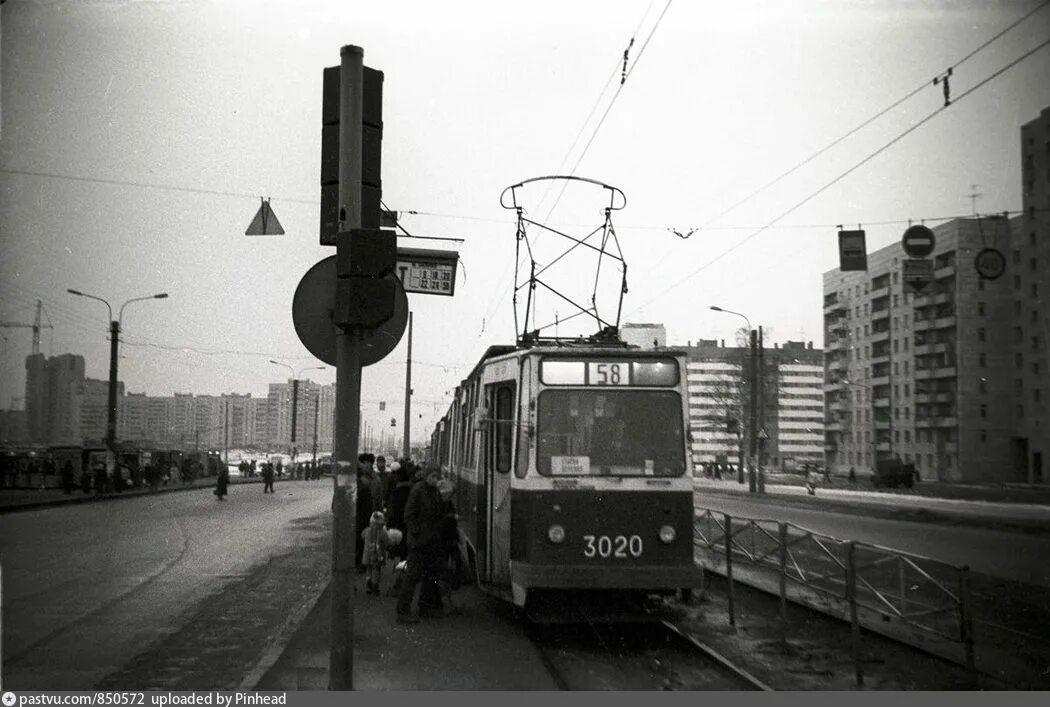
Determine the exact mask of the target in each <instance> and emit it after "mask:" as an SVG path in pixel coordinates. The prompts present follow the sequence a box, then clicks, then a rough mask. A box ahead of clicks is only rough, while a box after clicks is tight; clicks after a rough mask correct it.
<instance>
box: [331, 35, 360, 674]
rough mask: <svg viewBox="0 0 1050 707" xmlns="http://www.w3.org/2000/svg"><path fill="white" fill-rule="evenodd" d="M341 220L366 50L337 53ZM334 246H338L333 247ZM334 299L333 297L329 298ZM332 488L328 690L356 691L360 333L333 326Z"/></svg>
mask: <svg viewBox="0 0 1050 707" xmlns="http://www.w3.org/2000/svg"><path fill="white" fill-rule="evenodd" d="M339 54H340V78H339V83H340V96H339V202H338V203H339V221H340V228H339V230H340V231H341V232H344V233H345V232H349V231H350V229H352V228H360V226H361V136H362V132H363V131H362V125H361V122H362V110H363V101H364V90H363V78H362V74H363V67H364V50H363V49H361V47H357V46H354V45H352V44H348V45H346V46H344V47H343V48H342V49H341V50H340V52H339ZM341 237H344V238H345V237H348V236H341ZM337 247H338V244H337ZM332 298H333V300H335V298H336V293H335V292H333V293H332ZM337 329H338V331H337V333H336V383H335V396H336V400H335V445H334V446H335V449H334V450H333V451H334V458H335V462H336V466H337V469H336V472H337V473H336V474H335V482H334V483H335V485H334V489H333V494H332V515H333V527H332V585H331V586H332V627H331V629H332V630H331V634H332V639H331V649H330V653H329V684H328V688H329V689H330V690H352V689H353V687H354V650H353V639H354V603H355V602H354V585H353V580H354V575H353V573H354V533H355V529H356V527H357V518H356V514H357V454H358V451H357V450H358V442H359V430H360V419H359V418H360V409H361V332H360V331H359V330H353V329H351V330H349V331H347V330H345V329H343V328H342V327H337Z"/></svg>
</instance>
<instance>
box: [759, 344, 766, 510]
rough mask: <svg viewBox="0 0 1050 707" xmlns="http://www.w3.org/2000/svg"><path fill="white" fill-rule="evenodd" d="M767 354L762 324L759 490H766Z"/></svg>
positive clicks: (763, 491) (760, 347)
mask: <svg viewBox="0 0 1050 707" xmlns="http://www.w3.org/2000/svg"><path fill="white" fill-rule="evenodd" d="M765 361H766V354H765V344H764V343H763V341H762V325H761V324H760V325H759V326H758V492H759V493H765V492H766V471H765V463H766V459H765V457H766V438H767V436H768V433H767V432H766V363H765Z"/></svg>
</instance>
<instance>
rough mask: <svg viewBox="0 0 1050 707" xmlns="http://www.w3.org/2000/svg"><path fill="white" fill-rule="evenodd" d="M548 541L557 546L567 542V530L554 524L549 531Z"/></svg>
mask: <svg viewBox="0 0 1050 707" xmlns="http://www.w3.org/2000/svg"><path fill="white" fill-rule="evenodd" d="M547 539H548V540H550V541H551V542H552V543H554V544H555V545H558V544H559V543H561V542H563V541H564V540H565V528H563V527H561V526H560V525H557V524H554V525H552V526H551V527H550V528H548V529H547Z"/></svg>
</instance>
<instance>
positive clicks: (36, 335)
mask: <svg viewBox="0 0 1050 707" xmlns="http://www.w3.org/2000/svg"><path fill="white" fill-rule="evenodd" d="M43 310H44V303H43V302H41V301H40V300H37V301H36V317H35V318H34V319H33V323H32V324H25V323H23V322H0V327H10V328H21V329H32V330H33V353H35V354H38V353H40V328H41V326H44V327H47V328H48V329H54V326H52V325H51V324H50V323H48V324H43V325H41V323H40V314H41V313H42V312H43Z"/></svg>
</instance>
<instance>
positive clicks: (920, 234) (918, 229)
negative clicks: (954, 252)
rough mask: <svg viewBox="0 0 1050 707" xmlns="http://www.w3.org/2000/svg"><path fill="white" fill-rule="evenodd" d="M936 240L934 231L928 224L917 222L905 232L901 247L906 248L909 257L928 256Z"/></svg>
mask: <svg viewBox="0 0 1050 707" xmlns="http://www.w3.org/2000/svg"><path fill="white" fill-rule="evenodd" d="M936 242H937V240H936V239H935V238H934V237H933V231H931V230H930V229H929V228H927V227H926V226H923V225H920V224H916V225H915V226H910V227H909V228H908V230H906V231H905V232H904V238H902V239H901V247H902V248H904V252H905V253H907V255H908V257H909V258H928V257H929V256H930V253H932V252H933V246H934V244H935V243H936Z"/></svg>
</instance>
